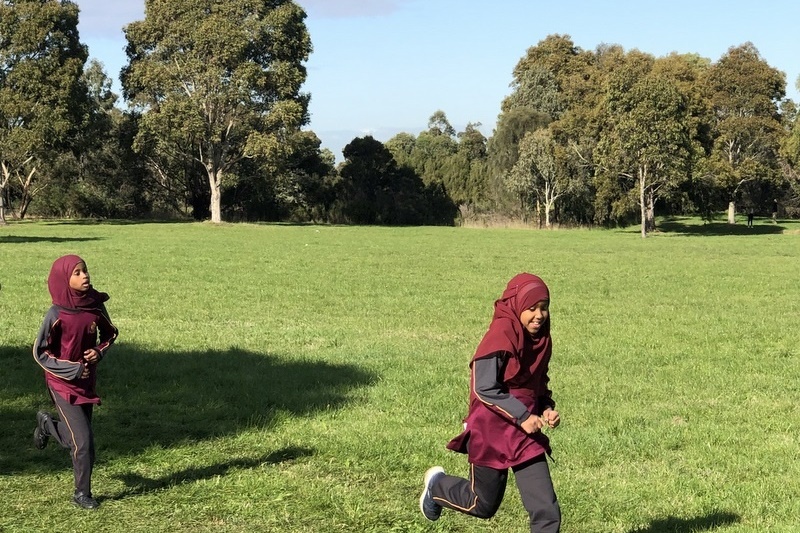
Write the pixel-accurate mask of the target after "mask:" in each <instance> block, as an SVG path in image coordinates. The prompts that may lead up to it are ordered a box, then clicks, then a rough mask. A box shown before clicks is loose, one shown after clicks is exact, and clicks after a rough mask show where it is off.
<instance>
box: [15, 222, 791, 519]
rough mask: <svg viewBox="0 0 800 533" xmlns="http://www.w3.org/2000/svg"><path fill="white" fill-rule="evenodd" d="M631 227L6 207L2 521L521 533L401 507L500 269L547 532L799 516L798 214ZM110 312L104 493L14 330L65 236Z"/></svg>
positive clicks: (459, 383) (508, 506) (100, 448)
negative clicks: (517, 298) (291, 219)
mask: <svg viewBox="0 0 800 533" xmlns="http://www.w3.org/2000/svg"><path fill="white" fill-rule="evenodd" d="M660 227H661V228H662V231H660V232H658V233H656V234H653V235H652V236H651V237H650V238H648V239H641V238H640V236H639V234H638V228H630V229H625V230H557V231H536V230H524V229H466V228H379V227H331V226H291V225H246V224H243V225H229V224H223V225H220V226H213V225H210V224H204V223H137V224H128V223H119V224H115V223H102V224H94V223H69V222H35V223H34V222H25V223H14V224H11V225H10V226H7V227H0V284H1V285H2V288H1V289H0V378H1V379H0V421H1V422H2V431H1V432H0V495H1V496H0V531H3V532H16V531H21V532H29V531H47V532H73V531H103V532H105V531H109V532H116V531H125V532H140V531H141V532H149V531H164V532H167V531H169V532H176V531H186V532H189V531H192V532H195V531H201V532H203V531H214V532H229V531H230V532H260V531H264V532H281V533H282V532H290V533H291V532H323V533H324V532H345V531H346V532H390V531H400V532H422V531H435V532H503V533H523V532H527V531H528V526H527V516H526V513H525V511H524V510H523V508H522V506H521V503H520V501H519V497H518V495H517V492H516V487H515V486H514V484H513V481H510V483H509V487H508V490H507V493H506V499H505V501H504V502H503V505H502V507H501V508H500V510H499V512H498V514H497V515H496V516H495V517H494V518H493V519H491V520H488V521H479V520H476V519H471V518H467V517H463V516H460V515H457V514H456V513H453V512H450V511H445V512H444V513H443V515H442V518H441V519H440V520H439V521H438V522H436V523H430V522H427V521H426V520H424V519H423V518H422V516H421V515H420V513H419V511H418V509H417V498H418V495H419V490H420V488H421V479H422V474H423V472H424V471H425V469H426V468H428V467H429V466H432V465H435V464H439V465H442V466H444V468H445V469H446V470H447V471H448V472H452V473H456V474H461V475H464V474H466V472H467V468H466V461H465V458H464V456H461V455H458V454H454V453H452V452H449V451H447V450H446V449H445V447H444V446H445V444H446V443H447V441H448V440H449V439H450V438H451V437H453V436H454V435H456V434H457V433H458V432H459V430H460V424H461V419H462V417H463V416H464V414H465V412H466V406H467V393H468V367H467V364H468V361H469V360H470V358H471V356H472V353H473V351H474V349H475V346H476V345H477V343H478V341H479V340H480V338H481V336H482V334H483V333H484V331H485V329H486V326H487V324H488V321H489V318H490V316H491V311H492V303H493V301H494V299H495V298H497V296H498V295H499V294H500V293H501V292H502V290H503V288H504V285H505V283H506V281H507V280H508V279H509V278H510V277H511V276H513V275H514V274H516V273H518V272H521V271H528V272H533V273H537V274H539V275H541V276H542V277H543V278H544V279H545V280H546V281H547V282H548V284H549V286H550V289H551V294H552V304H551V311H552V321H553V322H552V333H553V337H554V355H553V361H552V364H551V369H550V376H551V385H552V388H553V390H554V396H555V399H556V401H557V404H558V409H559V410H560V412H561V414H562V419H563V422H562V425H561V426H560V427H559V428H557V429H555V430H547V431H548V434H549V435H550V436H551V438H552V443H553V447H554V452H555V453H554V456H555V460H556V463H555V464H551V469H552V476H553V480H554V483H555V486H556V490H557V492H558V495H559V498H560V502H561V508H562V512H563V517H564V518H563V527H562V531H563V532H565V533H660V532H664V533H666V532H682V533H686V532H696V531H697V532H699V531H725V532H731V533H733V532H736V533H744V532H766V531H769V532H796V531H800V481H798V480H800V463H799V462H798V460H797V457H798V454H799V453H800V408H798V405H800V283H798V277H799V276H798V274H800V224H798V223H794V222H788V221H786V222H781V223H780V224H779V225H777V226H775V225H772V224H771V223H769V222H767V221H757V222H756V227H755V228H753V229H749V230H748V229H747V228H745V227H744V225H743V224H742V225H738V226H736V227H733V228H731V227H729V226H727V225H726V224H723V223H718V224H702V223H700V222H699V221H696V220H690V219H681V220H672V221H665V222H662V224H661V226H660ZM66 253H77V254H79V255H81V256H82V257H83V258H84V259H86V261H87V263H88V266H89V270H90V273H91V275H92V281H93V283H94V285H95V286H96V287H97V288H98V289H100V290H103V291H106V292H108V293H110V295H111V300H110V301H109V302H108V304H107V306H108V309H109V312H110V313H111V316H112V319H113V320H114V322H115V323H116V324H117V326H118V327H119V329H120V337H119V342H118V345H117V346H116V347H115V348H114V349H113V351H112V352H110V353H109V355H108V357H107V358H106V359H104V360H103V362H102V363H101V365H102V367H101V369H100V374H99V390H100V393H101V396H102V398H103V404H102V405H101V406H100V407H99V408H98V409H97V410H96V411H95V424H94V425H95V432H96V442H97V453H98V461H97V464H96V468H95V473H94V476H93V480H94V493H95V495H96V497H97V498H98V499H99V500H100V501H101V507H100V509H99V510H97V511H94V512H91V511H79V510H78V509H75V508H74V507H72V505H71V504H70V501H69V498H70V496H71V492H72V472H71V467H70V462H69V458H68V454H67V453H66V452H65V451H64V450H62V449H58V448H57V447H56V445H54V443H51V444H50V446H48V448H47V449H45V450H44V451H39V450H36V449H34V448H33V446H32V442H31V434H32V430H33V428H34V421H35V413H36V411H37V409H42V408H48V407H49V405H48V401H47V397H46V394H45V389H44V385H43V379H42V376H41V371H40V369H39V368H38V367H37V365H36V364H35V363H34V361H33V358H32V357H31V353H30V345H31V343H32V341H33V339H34V337H35V335H36V332H37V330H38V328H39V325H40V322H41V319H42V317H43V315H44V313H45V311H46V310H47V308H48V306H49V304H50V300H49V295H48V293H47V285H46V277H47V274H48V271H49V268H50V265H51V264H52V261H53V260H54V259H55V258H56V257H58V256H59V255H62V254H66Z"/></svg>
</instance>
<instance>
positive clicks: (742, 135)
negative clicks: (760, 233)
mask: <svg viewBox="0 0 800 533" xmlns="http://www.w3.org/2000/svg"><path fill="white" fill-rule="evenodd" d="M705 81H706V84H707V85H706V89H707V90H708V91H709V96H710V100H711V105H712V109H713V122H712V135H713V139H714V143H713V149H712V151H711V154H710V156H709V158H708V161H707V164H706V168H705V170H706V172H707V173H708V174H709V175H710V176H712V178H713V179H714V181H715V183H716V184H717V187H718V188H719V189H720V190H721V191H723V193H724V194H725V197H726V200H727V202H728V206H727V207H728V222H729V223H731V224H733V223H734V222H735V213H736V201H737V197H738V195H739V193H740V191H741V188H742V187H743V186H744V185H746V184H751V183H757V182H765V181H766V182H773V181H775V180H776V179H777V178H778V176H779V164H778V152H779V147H780V143H781V139H782V137H783V135H784V131H783V130H782V126H781V117H780V112H779V105H780V102H781V100H782V99H783V98H784V96H785V94H786V78H785V76H784V74H783V73H782V72H780V71H779V70H777V69H775V68H773V67H771V66H769V64H768V63H767V62H766V61H765V60H764V59H763V58H762V57H761V55H760V54H759V52H758V50H757V49H756V47H755V46H753V44H752V43H749V42H748V43H745V44H743V45H741V46H736V47H732V48H730V49H729V50H728V52H727V53H726V54H725V55H723V56H722V57H721V58H720V59H719V61H717V62H716V63H714V64H713V65H712V66H711V67H710V68H709V69H708V72H707V76H706V79H705Z"/></svg>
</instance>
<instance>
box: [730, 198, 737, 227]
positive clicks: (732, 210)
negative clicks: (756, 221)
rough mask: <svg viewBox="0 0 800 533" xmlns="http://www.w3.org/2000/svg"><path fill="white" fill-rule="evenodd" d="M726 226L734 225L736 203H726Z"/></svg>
mask: <svg viewBox="0 0 800 533" xmlns="http://www.w3.org/2000/svg"><path fill="white" fill-rule="evenodd" d="M728 224H736V203H735V202H733V201H730V202H728Z"/></svg>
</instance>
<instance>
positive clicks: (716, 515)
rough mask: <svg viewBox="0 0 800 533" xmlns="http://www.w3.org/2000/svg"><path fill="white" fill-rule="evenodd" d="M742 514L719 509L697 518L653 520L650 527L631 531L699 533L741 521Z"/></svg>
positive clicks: (642, 532)
mask: <svg viewBox="0 0 800 533" xmlns="http://www.w3.org/2000/svg"><path fill="white" fill-rule="evenodd" d="M741 520H742V518H741V516H739V515H737V514H735V513H729V512H725V511H717V512H713V513H709V514H707V515H705V516H697V517H695V518H676V517H672V516H671V517H669V518H664V519H659V520H653V521H652V522H651V523H650V525H649V526H648V527H644V528H637V529H632V530H631V531H630V532H629V533H699V532H700V531H709V530H711V529H715V528H717V527H720V526H726V525H730V524H735V523H738V522H741Z"/></svg>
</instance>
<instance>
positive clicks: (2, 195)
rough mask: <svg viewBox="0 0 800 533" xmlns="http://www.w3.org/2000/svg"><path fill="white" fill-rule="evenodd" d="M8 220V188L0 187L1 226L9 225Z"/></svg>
mask: <svg viewBox="0 0 800 533" xmlns="http://www.w3.org/2000/svg"><path fill="white" fill-rule="evenodd" d="M7 225H8V222H6V189H5V187H3V188H2V189H0V226H7Z"/></svg>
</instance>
